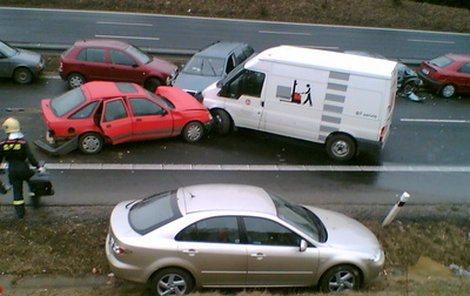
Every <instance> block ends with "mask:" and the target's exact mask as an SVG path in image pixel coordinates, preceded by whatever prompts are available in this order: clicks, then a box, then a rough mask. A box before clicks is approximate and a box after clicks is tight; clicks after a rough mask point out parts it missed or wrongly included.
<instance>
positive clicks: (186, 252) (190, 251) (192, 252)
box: [183, 249, 198, 256]
mask: <svg viewBox="0 0 470 296" xmlns="http://www.w3.org/2000/svg"><path fill="white" fill-rule="evenodd" d="M183 253H185V254H188V255H189V256H194V255H196V254H197V253H198V251H196V250H194V249H189V250H183Z"/></svg>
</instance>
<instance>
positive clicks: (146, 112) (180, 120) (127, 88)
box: [36, 81, 212, 155]
mask: <svg viewBox="0 0 470 296" xmlns="http://www.w3.org/2000/svg"><path fill="white" fill-rule="evenodd" d="M41 108H42V113H43V116H44V120H45V122H46V125H47V128H48V133H47V140H48V142H49V143H46V142H43V141H40V140H39V141H36V144H37V145H38V146H39V147H41V148H43V149H45V150H47V151H49V152H50V153H52V154H57V155H60V154H65V153H68V152H70V151H72V150H74V149H76V148H79V149H80V150H81V151H82V152H83V153H86V154H95V153H98V152H99V151H101V149H102V148H103V145H104V144H105V143H109V144H113V145H115V144H119V143H123V142H129V141H140V140H148V139H157V138H164V137H173V136H179V135H182V136H183V138H184V139H185V140H186V141H187V142H190V143H193V142H197V141H199V140H200V139H201V138H202V137H203V135H204V132H205V131H206V130H207V129H208V128H209V126H210V124H211V121H212V117H211V115H210V113H209V111H208V110H207V109H206V108H205V107H204V106H203V105H202V104H201V103H199V102H198V101H197V100H196V99H195V98H194V97H192V96H191V95H189V94H188V93H186V92H185V91H183V90H181V89H179V88H176V87H170V86H160V87H159V88H157V91H156V92H155V94H153V93H151V92H149V91H147V90H146V89H144V88H142V87H141V86H139V85H137V84H134V83H125V82H105V81H95V82H88V83H85V84H83V85H82V86H80V87H79V88H75V89H72V90H70V91H68V92H66V93H64V94H62V95H60V96H58V97H56V98H53V99H43V100H42V101H41Z"/></svg>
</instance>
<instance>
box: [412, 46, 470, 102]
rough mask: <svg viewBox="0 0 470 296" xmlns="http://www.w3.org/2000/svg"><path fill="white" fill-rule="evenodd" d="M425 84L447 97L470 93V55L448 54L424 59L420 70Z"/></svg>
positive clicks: (419, 72)
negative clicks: (427, 59)
mask: <svg viewBox="0 0 470 296" xmlns="http://www.w3.org/2000/svg"><path fill="white" fill-rule="evenodd" d="M418 75H419V77H420V78H421V79H422V80H423V82H424V84H425V85H427V86H429V87H430V88H432V89H435V90H437V91H438V92H439V94H441V95H442V96H443V97H445V98H450V97H452V96H453V95H454V94H456V93H470V55H468V54H451V53H449V54H446V55H443V56H440V57H437V58H435V59H432V60H430V61H424V62H422V63H421V66H420V68H419V71H418Z"/></svg>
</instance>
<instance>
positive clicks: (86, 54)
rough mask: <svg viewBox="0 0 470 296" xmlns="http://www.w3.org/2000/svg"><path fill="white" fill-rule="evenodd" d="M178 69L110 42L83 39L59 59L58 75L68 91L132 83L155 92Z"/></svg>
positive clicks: (117, 42)
mask: <svg viewBox="0 0 470 296" xmlns="http://www.w3.org/2000/svg"><path fill="white" fill-rule="evenodd" d="M176 69H177V66H176V65H174V64H172V63H170V62H168V61H165V60H161V59H157V58H155V57H152V56H150V55H147V54H146V53H144V52H143V51H141V50H140V49H139V48H137V47H135V46H133V45H130V44H128V43H126V42H123V41H118V40H112V39H83V40H78V41H76V42H75V44H74V45H73V46H72V47H71V48H70V49H68V50H67V51H65V52H64V53H63V54H62V55H61V56H60V66H59V74H60V77H62V79H64V80H67V81H68V84H69V86H70V87H71V88H75V87H78V86H80V85H82V84H83V83H85V82H87V81H93V80H110V81H126V82H134V83H137V84H140V85H142V86H144V87H145V88H146V89H148V90H150V91H154V90H155V89H156V88H157V87H158V86H159V85H165V84H168V82H169V79H170V77H171V75H172V74H173V72H175V71H176Z"/></svg>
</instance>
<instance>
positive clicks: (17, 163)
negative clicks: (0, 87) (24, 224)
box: [0, 117, 43, 218]
mask: <svg viewBox="0 0 470 296" xmlns="http://www.w3.org/2000/svg"><path fill="white" fill-rule="evenodd" d="M2 128H3V130H4V131H5V133H6V134H7V138H6V139H5V140H3V141H1V142H0V162H3V161H5V162H7V163H8V179H9V181H10V184H11V185H12V187H13V205H14V207H15V211H16V214H17V216H18V218H23V217H24V214H25V201H24V198H23V183H24V181H26V182H28V180H29V179H30V178H31V176H32V175H34V171H33V170H31V168H30V165H33V166H35V167H36V168H38V169H39V170H43V168H42V167H41V166H40V165H39V162H38V161H37V160H36V158H35V157H34V155H33V153H32V152H31V150H30V148H29V146H28V142H27V141H26V140H25V138H24V135H23V133H21V129H20V123H19V121H18V120H16V119H15V118H13V117H10V118H8V119H7V120H5V121H4V122H3V124H2ZM31 198H32V201H33V206H34V207H37V206H38V205H39V204H38V202H39V201H38V200H36V198H35V197H34V196H31Z"/></svg>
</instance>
